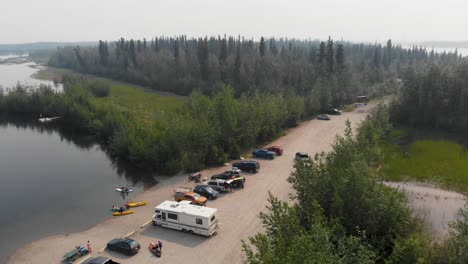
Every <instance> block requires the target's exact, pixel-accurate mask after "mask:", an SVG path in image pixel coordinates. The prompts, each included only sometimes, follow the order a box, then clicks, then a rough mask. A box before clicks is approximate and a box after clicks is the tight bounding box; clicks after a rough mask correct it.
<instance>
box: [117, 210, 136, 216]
mask: <svg viewBox="0 0 468 264" xmlns="http://www.w3.org/2000/svg"><path fill="white" fill-rule="evenodd" d="M133 213H134V212H133V211H132V210H128V211H123V212H114V213H113V214H112V215H113V216H122V215H128V214H133Z"/></svg>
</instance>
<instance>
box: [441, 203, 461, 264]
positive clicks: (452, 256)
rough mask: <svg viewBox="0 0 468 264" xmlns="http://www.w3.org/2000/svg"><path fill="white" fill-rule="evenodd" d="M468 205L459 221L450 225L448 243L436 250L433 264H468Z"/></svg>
mask: <svg viewBox="0 0 468 264" xmlns="http://www.w3.org/2000/svg"><path fill="white" fill-rule="evenodd" d="M467 248H468V204H467V205H465V208H463V209H461V210H460V218H459V220H458V221H456V222H454V223H452V224H451V225H450V236H449V237H448V239H447V241H446V242H445V243H444V244H442V245H441V246H439V247H438V248H436V252H435V256H434V260H433V263H441V264H445V263H451V264H462V263H468V250H467Z"/></svg>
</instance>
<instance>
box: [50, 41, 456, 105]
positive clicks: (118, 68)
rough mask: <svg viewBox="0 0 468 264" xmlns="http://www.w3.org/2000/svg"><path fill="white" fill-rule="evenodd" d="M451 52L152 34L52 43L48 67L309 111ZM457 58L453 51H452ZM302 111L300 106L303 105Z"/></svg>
mask: <svg viewBox="0 0 468 264" xmlns="http://www.w3.org/2000/svg"><path fill="white" fill-rule="evenodd" d="M449 56H452V55H447V54H434V53H432V54H431V52H429V51H427V50H425V49H423V48H418V47H414V48H412V49H404V48H402V47H401V46H398V45H397V46H394V45H393V44H392V41H391V40H388V42H387V43H386V44H385V45H381V44H363V43H361V44H359V43H350V42H344V41H337V42H336V41H333V40H332V39H331V38H329V39H328V40H327V41H318V40H317V41H315V40H314V41H312V40H297V39H275V38H270V39H266V38H263V37H262V38H261V39H260V41H258V42H257V41H254V40H252V39H245V38H241V37H237V38H236V37H232V36H229V37H226V36H224V37H220V36H218V37H209V38H208V37H205V38H198V39H195V38H187V37H186V36H180V37H157V38H154V39H152V40H148V41H147V40H146V39H143V40H133V39H130V40H125V39H123V38H122V39H120V40H118V41H115V42H109V43H108V42H104V41H100V42H99V45H98V46H96V47H81V46H76V47H65V48H59V49H58V50H57V52H56V54H55V55H54V56H52V58H51V59H50V62H49V64H50V65H52V66H56V67H64V68H69V69H73V70H76V71H79V72H83V73H91V74H95V75H99V76H106V77H109V78H112V79H118V80H124V81H127V82H130V83H136V84H140V85H143V86H146V87H151V88H153V89H156V90H161V91H170V92H173V93H176V94H180V95H189V94H191V93H192V92H193V91H195V90H198V91H200V92H201V93H203V94H206V95H212V94H215V93H216V92H218V91H220V90H222V89H223V87H224V86H226V85H229V86H231V87H232V88H233V90H234V94H235V96H236V98H238V97H240V96H241V95H242V94H255V93H280V94H295V95H298V96H301V97H304V98H306V100H305V104H306V106H307V105H314V106H313V107H311V108H314V109H315V108H318V109H326V108H329V107H330V106H334V107H340V106H342V105H343V104H344V103H349V102H352V100H353V99H354V98H355V97H356V96H358V95H367V96H370V97H372V96H379V95H382V94H384V93H391V92H393V90H392V89H391V86H390V87H389V86H385V85H382V83H383V82H384V81H385V80H389V79H391V78H398V77H399V76H400V75H401V73H402V72H403V70H404V69H406V67H407V66H408V65H410V64H413V65H419V64H422V63H425V62H426V61H428V60H430V59H431V58H432V59H435V58H437V59H446V57H449ZM455 57H457V56H455ZM306 108H307V107H306Z"/></svg>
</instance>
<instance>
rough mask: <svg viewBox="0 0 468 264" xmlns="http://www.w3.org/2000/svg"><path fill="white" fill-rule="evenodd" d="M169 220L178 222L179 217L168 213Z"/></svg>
mask: <svg viewBox="0 0 468 264" xmlns="http://www.w3.org/2000/svg"><path fill="white" fill-rule="evenodd" d="M167 218H169V219H172V220H177V215H176V214H171V213H167Z"/></svg>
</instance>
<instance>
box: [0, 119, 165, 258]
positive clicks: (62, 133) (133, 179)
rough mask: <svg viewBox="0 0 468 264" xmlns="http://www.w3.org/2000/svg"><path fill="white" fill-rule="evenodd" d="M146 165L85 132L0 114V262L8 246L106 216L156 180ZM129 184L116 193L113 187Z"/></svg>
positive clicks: (71, 229) (89, 224) (83, 226)
mask: <svg viewBox="0 0 468 264" xmlns="http://www.w3.org/2000/svg"><path fill="white" fill-rule="evenodd" d="M155 177H156V176H155V175H153V173H152V172H151V171H150V170H145V169H141V168H136V167H133V166H130V165H129V164H128V163H126V162H125V161H122V160H118V159H115V158H113V157H112V156H111V155H109V153H108V152H107V151H106V150H105V148H104V146H103V145H102V144H100V143H99V142H96V141H95V140H94V139H93V138H92V137H90V136H89V135H85V134H82V133H80V132H78V131H76V130H72V129H68V128H66V127H63V126H60V124H59V123H57V124H55V123H47V124H43V123H39V122H37V121H34V120H31V119H28V120H25V119H14V120H13V119H5V117H3V118H0V186H2V187H3V188H2V191H1V192H0V201H2V207H1V208H2V209H1V217H0V237H2V238H5V237H8V238H9V239H8V240H6V239H0V263H3V262H4V260H5V259H4V258H6V257H7V256H8V255H9V254H11V253H12V251H13V250H15V249H17V248H19V247H21V246H23V245H25V244H27V243H30V242H32V241H34V240H37V239H40V238H42V237H44V236H49V235H54V234H66V233H70V232H77V231H80V230H85V229H87V228H90V227H92V226H94V225H95V224H97V223H98V222H100V221H103V220H105V219H106V218H109V217H112V216H111V214H110V212H109V208H110V207H111V206H112V205H123V204H124V203H125V202H127V201H130V200H132V199H133V197H135V195H137V194H139V193H141V192H142V191H144V190H145V189H146V188H149V187H151V186H153V185H154V184H156V183H157V180H156V179H155ZM121 186H131V189H133V192H132V193H130V194H129V195H128V196H126V197H123V198H124V199H122V197H121V196H120V193H118V192H116V191H115V188H117V187H121ZM2 258H3V259H2Z"/></svg>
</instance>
